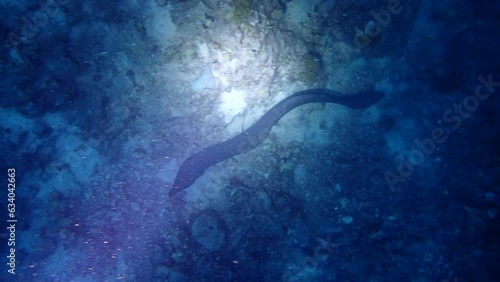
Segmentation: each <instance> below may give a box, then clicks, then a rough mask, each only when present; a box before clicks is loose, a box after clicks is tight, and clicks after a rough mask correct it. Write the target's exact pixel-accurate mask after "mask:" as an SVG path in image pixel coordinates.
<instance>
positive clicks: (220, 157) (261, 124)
mask: <svg viewBox="0 0 500 282" xmlns="http://www.w3.org/2000/svg"><path fill="white" fill-rule="evenodd" d="M383 96H384V93H382V92H377V91H372V92H363V93H359V94H356V95H355V96H341V95H339V94H338V93H337V92H335V91H332V90H328V89H309V90H304V91H300V92H296V93H294V94H292V95H290V96H288V97H287V98H285V99H283V100H281V101H280V102H279V103H277V104H276V105H275V106H274V107H272V108H271V109H270V110H269V111H267V112H266V113H265V114H264V115H263V116H262V117H261V118H260V119H259V120H258V121H257V122H256V123H254V124H253V125H252V126H250V127H249V128H248V129H247V130H245V131H243V132H241V133H240V134H238V135H236V136H234V137H233V138H231V139H229V140H226V141H224V142H221V143H218V144H215V145H212V146H209V147H207V148H205V149H203V150H202V151H200V152H198V153H196V154H194V155H192V156H191V157H189V158H188V159H186V160H185V161H184V162H183V163H182V165H181V167H180V169H179V172H178V173H177V176H176V178H175V181H174V184H173V186H172V189H171V190H170V191H169V197H173V196H174V195H175V194H177V193H178V192H180V191H182V190H184V189H186V188H188V187H189V186H191V185H192V184H193V183H194V182H195V181H196V180H197V179H198V178H199V177H200V176H202V175H203V173H205V170H206V169H207V168H209V167H211V166H213V165H215V164H217V163H219V162H221V161H224V160H226V159H229V158H231V157H234V156H236V155H239V154H243V153H246V152H248V151H250V150H252V149H254V148H255V147H257V146H258V145H260V144H261V143H262V142H263V141H264V140H265V139H266V138H267V136H268V135H269V133H270V132H271V128H272V127H273V125H274V124H275V123H276V122H277V121H278V120H279V119H280V118H282V117H283V116H284V115H285V114H286V113H288V112H289V111H291V110H293V109H294V108H296V107H298V106H301V105H304V104H309V103H320V102H324V103H334V104H340V105H344V106H346V107H349V108H352V109H361V108H366V107H368V106H370V105H372V104H374V103H376V102H377V101H379V100H380V99H382V97H383Z"/></svg>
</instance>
